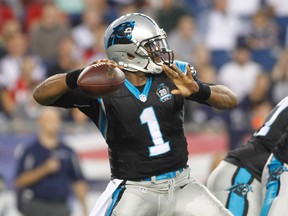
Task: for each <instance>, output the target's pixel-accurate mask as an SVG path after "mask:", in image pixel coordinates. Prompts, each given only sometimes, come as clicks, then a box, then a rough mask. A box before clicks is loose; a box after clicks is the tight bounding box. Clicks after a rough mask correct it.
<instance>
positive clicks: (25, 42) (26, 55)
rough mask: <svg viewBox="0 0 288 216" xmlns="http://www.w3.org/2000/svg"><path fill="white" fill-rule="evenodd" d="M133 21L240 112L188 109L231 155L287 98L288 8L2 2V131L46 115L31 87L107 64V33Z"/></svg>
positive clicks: (214, 1) (75, 114) (212, 2)
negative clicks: (225, 93) (160, 33)
mask: <svg viewBox="0 0 288 216" xmlns="http://www.w3.org/2000/svg"><path fill="white" fill-rule="evenodd" d="M131 12H140V13H145V14H147V15H149V16H151V17H152V18H154V19H155V20H156V21H157V22H158V24H159V26H160V27H162V28H163V29H164V30H165V31H166V33H167V34H168V42H169V45H170V47H171V48H172V49H173V50H174V54H175V59H179V60H182V61H187V62H189V63H190V64H191V65H193V66H194V67H195V69H196V70H197V73H198V77H199V78H200V79H201V80H202V81H205V82H208V83H219V84H225V85H227V86H228V87H230V88H231V89H232V90H233V91H234V92H235V93H236V94H237V96H238V99H239V106H238V108H236V109H234V110H231V111H229V112H228V111H225V112H219V111H217V110H214V109H212V108H209V107H206V106H205V107H203V106H201V105H195V104H194V103H191V105H187V107H186V115H185V121H186V123H187V125H189V128H190V129H191V130H195V131H199V130H220V129H223V128H225V130H227V131H228V133H229V135H230V138H231V140H233V142H230V148H231V149H233V148H235V147H236V146H237V145H238V144H239V142H241V141H242V140H243V137H244V138H245V135H247V134H249V133H250V132H251V131H254V130H255V129H256V128H258V127H259V126H260V125H261V123H262V122H263V118H264V117H265V116H266V115H267V113H268V112H269V111H270V110H271V108H272V107H273V106H274V105H275V104H276V103H277V102H278V101H280V100H281V99H282V98H283V97H284V96H287V93H288V49H287V46H288V34H287V32H288V4H287V2H286V0H241V1H239V0H177V1H174V0H159V1H153V0H0V122H5V125H6V126H7V125H10V126H11V124H12V128H13V127H16V128H17V127H19V125H21V122H22V125H23V122H26V121H35V119H37V117H38V116H39V113H40V110H41V109H42V107H41V106H39V105H37V104H36V102H35V101H34V100H33V98H32V92H33V89H34V87H35V86H36V85H37V84H38V83H39V82H41V81H43V80H44V79H45V78H47V77H49V76H51V75H54V74H55V73H66V72H68V71H71V70H74V69H76V68H81V67H85V66H86V65H88V64H90V63H91V62H93V61H94V60H97V59H103V58H106V56H105V50H104V43H103V35H104V32H105V29H106V26H107V25H109V24H110V23H111V22H112V20H114V19H116V18H117V17H119V16H120V15H123V14H126V13H131ZM62 114H63V118H64V119H65V121H72V122H76V123H77V124H78V125H79V124H83V123H85V122H86V120H87V119H86V117H85V116H83V115H82V114H81V113H80V112H79V111H78V110H71V111H63V112H62ZM2 125H4V124H2ZM24 125H25V123H24ZM7 127H8V126H7ZM187 127H188V126H187ZM24 128H25V127H24ZM22 129H23V127H22ZM2 130H3V128H2Z"/></svg>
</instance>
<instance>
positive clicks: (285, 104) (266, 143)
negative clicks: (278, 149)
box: [225, 97, 288, 180]
mask: <svg viewBox="0 0 288 216" xmlns="http://www.w3.org/2000/svg"><path fill="white" fill-rule="evenodd" d="M287 122H288V97H285V98H284V99H283V100H281V101H280V102H279V103H278V104H277V105H276V106H275V107H274V108H273V109H272V110H271V112H270V113H269V115H268V116H267V118H266V119H265V122H264V124H263V125H262V126H261V127H260V129H259V130H258V131H256V132H255V133H254V135H253V136H252V138H251V139H250V140H249V142H248V143H247V144H245V145H243V146H242V147H241V148H239V149H235V150H233V151H231V152H229V153H228V155H227V157H226V158H225V160H226V161H229V162H231V163H233V164H235V165H237V166H244V167H246V168H247V169H248V170H249V171H250V172H251V173H252V174H254V175H255V177H256V178H257V179H258V180H261V173H262V170H263V168H264V165H265V163H266V161H267V159H268V157H269V155H270V154H271V151H272V149H273V148H274V146H275V144H276V142H277V140H278V139H279V138H280V137H281V135H282V133H283V132H284V131H285V129H286V127H287Z"/></svg>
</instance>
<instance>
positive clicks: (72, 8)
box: [54, 0, 85, 26]
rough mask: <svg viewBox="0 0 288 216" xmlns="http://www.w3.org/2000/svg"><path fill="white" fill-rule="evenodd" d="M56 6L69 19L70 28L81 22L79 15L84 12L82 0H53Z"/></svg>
mask: <svg viewBox="0 0 288 216" xmlns="http://www.w3.org/2000/svg"><path fill="white" fill-rule="evenodd" d="M54 2H55V4H56V6H57V7H58V8H59V9H60V10H61V11H62V12H64V13H65V14H66V15H68V17H69V22H70V24H71V25H72V26H75V25H78V24H79V23H80V22H81V14H82V13H83V10H84V6H85V5H84V2H83V0H54Z"/></svg>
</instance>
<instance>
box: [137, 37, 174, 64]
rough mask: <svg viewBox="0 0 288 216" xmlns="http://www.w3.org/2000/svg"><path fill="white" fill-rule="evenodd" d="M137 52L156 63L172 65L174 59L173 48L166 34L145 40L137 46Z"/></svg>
mask: <svg viewBox="0 0 288 216" xmlns="http://www.w3.org/2000/svg"><path fill="white" fill-rule="evenodd" d="M135 53H136V54H137V55H139V56H141V57H146V58H149V59H150V61H152V62H153V63H154V64H156V65H158V66H162V65H163V64H166V65H169V66H171V65H172V63H173V60H174V54H173V50H171V49H170V48H169V46H168V43H167V41H166V35H159V36H156V37H153V38H149V39H146V40H143V41H142V42H141V43H140V44H139V46H138V47H137V49H136V51H135Z"/></svg>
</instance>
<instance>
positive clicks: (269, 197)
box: [260, 126, 288, 216]
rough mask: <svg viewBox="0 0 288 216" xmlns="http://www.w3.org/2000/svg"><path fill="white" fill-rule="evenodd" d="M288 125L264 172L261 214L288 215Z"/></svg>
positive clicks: (268, 215) (271, 215)
mask: <svg viewBox="0 0 288 216" xmlns="http://www.w3.org/2000/svg"><path fill="white" fill-rule="evenodd" d="M287 183H288V126H287V127H286V131H285V133H284V134H283V135H282V136H281V138H280V139H279V140H278V141H277V143H276V146H275V147H274V148H273V150H272V154H271V155H270V157H269V159H268V161H267V163H266V165H265V167H264V170H263V173H262V185H263V189H264V190H263V191H264V193H263V194H264V195H263V203H262V208H261V214H260V216H281V215H283V216H284V215H288V205H287V200H288V193H287V188H288V187H287Z"/></svg>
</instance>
